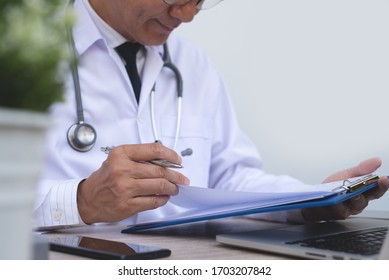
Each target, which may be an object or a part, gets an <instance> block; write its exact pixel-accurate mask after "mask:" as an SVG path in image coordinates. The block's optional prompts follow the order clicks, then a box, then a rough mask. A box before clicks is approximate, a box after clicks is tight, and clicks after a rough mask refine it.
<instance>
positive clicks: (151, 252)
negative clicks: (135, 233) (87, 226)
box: [49, 235, 171, 260]
mask: <svg viewBox="0 0 389 280" xmlns="http://www.w3.org/2000/svg"><path fill="white" fill-rule="evenodd" d="M49 244H50V250H52V251H57V252H62V253H66V254H73V255H78V256H83V257H88V258H92V259H101V260H148V259H157V258H163V257H168V256H170V254H171V251H170V250H169V249H163V248H159V247H151V246H144V245H140V244H132V243H124V242H118V241H112V240H106V239H99V238H92V237H85V236H73V235H72V236H63V237H53V238H49Z"/></svg>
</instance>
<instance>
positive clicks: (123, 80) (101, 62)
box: [34, 0, 301, 228]
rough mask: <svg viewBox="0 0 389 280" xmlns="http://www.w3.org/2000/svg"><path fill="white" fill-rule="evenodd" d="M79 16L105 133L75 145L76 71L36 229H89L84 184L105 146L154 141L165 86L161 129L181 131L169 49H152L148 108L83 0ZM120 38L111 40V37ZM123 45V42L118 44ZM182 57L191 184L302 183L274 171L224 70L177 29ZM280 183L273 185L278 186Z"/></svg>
mask: <svg viewBox="0 0 389 280" xmlns="http://www.w3.org/2000/svg"><path fill="white" fill-rule="evenodd" d="M75 8H76V11H77V12H78V14H79V21H78V23H77V25H76V26H75V27H74V29H73V36H74V40H75V46H76V49H77V52H78V54H79V56H80V63H79V66H78V71H79V77H80V85H81V92H82V101H83V107H84V108H83V109H84V117H85V122H86V123H89V124H91V125H93V127H94V128H95V129H96V131H97V139H96V144H95V146H94V148H93V149H92V150H91V151H89V152H85V153H82V152H77V151H75V150H73V149H72V148H71V147H70V146H69V145H68V143H67V137H66V135H67V130H68V129H69V127H70V126H71V125H72V124H74V123H76V122H77V116H76V102H75V96H74V85H73V81H72V79H71V75H69V79H68V82H67V86H66V95H65V101H64V102H63V103H58V104H55V105H54V106H52V108H51V113H52V117H53V120H54V123H53V126H52V127H51V129H50V130H49V132H48V136H47V145H46V160H45V168H44V172H43V174H42V178H41V180H40V183H39V187H38V194H37V200H36V205H35V210H34V211H35V212H34V213H35V221H36V226H37V227H40V228H45V227H56V226H60V227H66V226H77V225H82V224H83V221H82V220H81V219H80V217H79V213H78V209H77V187H78V184H79V183H80V181H82V180H83V179H85V178H87V177H88V176H89V175H90V174H91V173H92V172H94V171H95V170H97V169H98V168H99V167H100V166H101V164H102V162H103V161H104V160H105V159H106V155H105V154H104V153H102V152H101V151H100V147H105V146H118V145H121V144H135V143H151V142H154V141H155V139H154V134H153V129H152V125H151V117H150V116H151V112H150V92H151V89H152V87H153V85H154V83H155V82H156V93H155V112H154V113H155V116H156V117H155V118H156V128H157V129H158V134H159V135H160V137H161V138H162V139H161V140H162V142H163V143H164V145H166V146H167V147H172V146H173V142H174V136H175V131H176V119H177V89H176V80H175V78H174V75H172V72H171V71H170V70H168V69H165V68H162V66H163V61H162V54H163V48H162V46H145V52H144V54H145V55H144V65H143V71H142V72H143V75H142V89H141V95H140V101H139V105H138V103H137V102H136V99H135V96H134V93H133V89H132V86H131V82H130V80H129V78H128V76H127V72H126V70H125V67H124V65H123V63H122V61H121V59H120V57H119V56H118V54H117V53H116V52H115V50H114V49H113V47H115V44H114V45H111V43H112V40H109V39H107V37H109V36H107V35H105V36H104V35H103V34H106V33H105V32H102V31H101V28H99V27H98V26H99V24H97V25H96V18H95V19H93V16H91V13H90V12H88V8H87V7H86V6H85V3H84V2H83V1H82V0H77V1H76V3H75ZM109 42H111V43H109ZM117 43H120V42H117ZM167 43H168V46H169V50H170V55H171V59H172V62H173V63H174V64H175V65H176V66H177V67H178V69H179V70H180V72H181V75H182V77H183V81H184V91H183V104H182V120H181V129H180V133H179V140H178V144H177V148H176V151H177V152H181V151H183V150H185V149H187V148H191V149H192V150H193V154H192V155H190V156H186V157H183V166H184V168H183V169H181V170H180V172H182V173H183V174H184V175H185V176H187V177H188V178H189V179H190V180H191V185H193V186H198V187H205V188H207V187H208V188H223V189H228V190H247V191H273V192H277V191H282V190H285V188H288V186H290V184H293V183H295V182H296V180H295V179H293V178H291V177H288V176H275V175H272V174H267V173H265V172H264V171H263V170H262V169H261V168H262V162H261V159H260V156H259V154H258V152H257V149H256V147H255V146H254V145H253V143H252V142H251V141H250V140H249V139H248V137H247V136H246V135H245V134H244V133H243V132H242V131H241V130H240V128H239V126H238V123H237V120H236V117H235V114H234V109H233V106H232V104H231V100H230V98H229V96H228V92H227V89H226V87H225V84H224V82H223V80H222V78H221V77H220V75H219V73H218V72H217V71H216V70H215V69H214V68H213V67H212V65H211V64H210V61H209V59H208V58H207V56H206V55H205V54H204V53H203V52H202V51H201V50H200V49H199V48H197V47H196V46H194V45H193V44H191V43H189V42H187V41H185V40H183V39H181V38H179V37H176V36H175V35H174V34H172V35H171V36H170V37H169V40H168V42H167ZM269 188H271V189H269ZM177 211H182V208H179V207H176V206H175V205H173V204H172V203H170V202H169V203H168V204H167V205H165V206H164V207H162V208H159V209H156V210H152V211H146V212H142V213H139V214H137V215H134V216H133V217H129V218H128V219H126V220H125V221H124V222H125V223H126V224H135V223H138V222H143V221H151V220H157V219H158V217H161V216H164V215H169V214H172V213H175V212H177ZM266 217H267V218H269V217H270V218H271V219H277V220H279V221H287V220H289V219H293V220H296V219H297V220H299V219H301V216H300V212H299V211H294V212H290V213H288V215H287V214H285V213H273V214H268V215H266Z"/></svg>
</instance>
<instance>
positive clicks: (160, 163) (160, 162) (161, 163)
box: [100, 146, 182, 168]
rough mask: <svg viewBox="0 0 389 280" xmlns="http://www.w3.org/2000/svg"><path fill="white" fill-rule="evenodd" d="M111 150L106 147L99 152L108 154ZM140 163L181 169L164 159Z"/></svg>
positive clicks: (176, 164) (180, 166) (111, 147)
mask: <svg viewBox="0 0 389 280" xmlns="http://www.w3.org/2000/svg"><path fill="white" fill-rule="evenodd" d="M113 148H114V147H113V146H110V147H108V146H107V147H101V148H100V150H101V151H102V152H104V153H106V154H108V153H109V152H110V151H111V150H112V149H113ZM141 162H147V163H151V164H155V165H158V166H162V167H167V168H182V165H181V164H178V163H174V162H172V161H169V160H166V159H151V160H148V161H141Z"/></svg>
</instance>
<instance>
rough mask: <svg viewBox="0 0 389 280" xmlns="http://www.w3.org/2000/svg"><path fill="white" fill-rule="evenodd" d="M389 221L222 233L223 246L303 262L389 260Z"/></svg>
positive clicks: (359, 220) (219, 239)
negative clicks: (291, 258)
mask: <svg viewBox="0 0 389 280" xmlns="http://www.w3.org/2000/svg"><path fill="white" fill-rule="evenodd" d="M388 228H389V217H388V219H369V218H349V219H347V220H344V221H333V222H323V223H317V224H306V225H285V226H280V227H277V228H274V227H273V228H269V229H261V230H256V231H250V232H239V233H229V234H219V235H217V236H216V241H217V242H219V243H222V244H226V245H231V246H237V247H242V248H247V249H251V250H260V251H266V252H271V253H276V254H282V255H289V256H294V257H299V258H303V259H334V260H346V259H347V260H352V259H358V260H369V259H384V260H388V259H389V230H388Z"/></svg>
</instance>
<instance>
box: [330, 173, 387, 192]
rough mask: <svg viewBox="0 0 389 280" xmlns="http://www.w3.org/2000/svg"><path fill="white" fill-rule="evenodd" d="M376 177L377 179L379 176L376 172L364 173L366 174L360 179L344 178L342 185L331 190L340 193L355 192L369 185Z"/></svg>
mask: <svg viewBox="0 0 389 280" xmlns="http://www.w3.org/2000/svg"><path fill="white" fill-rule="evenodd" d="M378 179H379V176H378V175H376V174H369V175H366V176H364V177H362V178H360V179H357V180H355V181H353V182H352V181H350V180H349V179H346V180H344V181H343V185H341V186H340V187H337V188H335V189H333V190H332V191H333V192H337V193H341V194H344V193H352V192H355V191H357V190H359V189H362V188H364V187H365V186H368V185H370V184H371V183H373V182H374V181H376V180H378Z"/></svg>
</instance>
